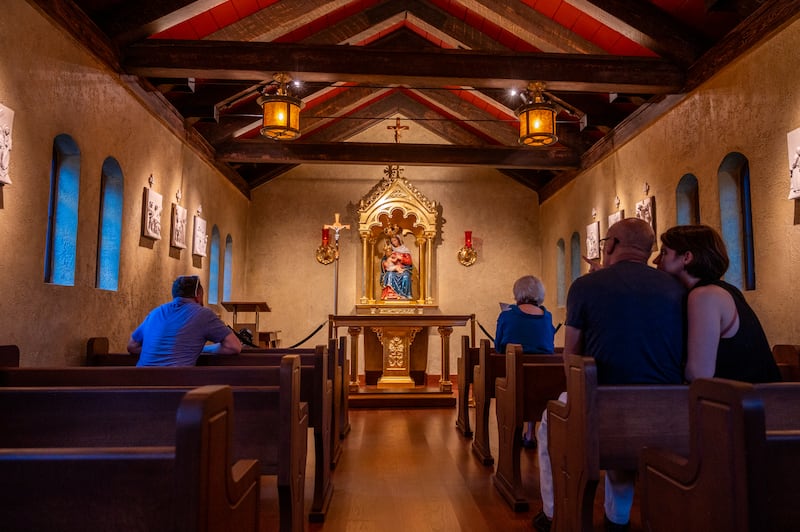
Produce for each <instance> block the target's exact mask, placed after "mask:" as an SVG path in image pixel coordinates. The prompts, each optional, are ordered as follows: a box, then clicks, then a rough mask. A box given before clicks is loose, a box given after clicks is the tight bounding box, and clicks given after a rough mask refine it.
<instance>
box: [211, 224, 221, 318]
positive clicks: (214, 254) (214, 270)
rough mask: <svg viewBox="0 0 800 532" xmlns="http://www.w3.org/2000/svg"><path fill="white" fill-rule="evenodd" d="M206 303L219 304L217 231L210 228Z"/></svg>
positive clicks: (215, 227) (215, 228)
mask: <svg viewBox="0 0 800 532" xmlns="http://www.w3.org/2000/svg"><path fill="white" fill-rule="evenodd" d="M208 303H209V305H211V304H214V305H216V304H217V303H219V229H218V228H217V226H216V225H215V226H214V227H212V228H211V253H210V254H209V257H208Z"/></svg>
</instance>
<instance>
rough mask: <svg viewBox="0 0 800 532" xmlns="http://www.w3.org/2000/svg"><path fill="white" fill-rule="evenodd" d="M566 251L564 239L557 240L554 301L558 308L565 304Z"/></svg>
mask: <svg viewBox="0 0 800 532" xmlns="http://www.w3.org/2000/svg"><path fill="white" fill-rule="evenodd" d="M566 269H567V265H566V250H565V249H564V239H563V238H559V239H558V242H557V243H556V300H557V303H558V306H559V307H563V306H564V305H566V304H567V279H566Z"/></svg>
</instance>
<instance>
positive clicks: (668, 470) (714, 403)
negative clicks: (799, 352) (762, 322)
mask: <svg viewBox="0 0 800 532" xmlns="http://www.w3.org/2000/svg"><path fill="white" fill-rule="evenodd" d="M689 397H690V398H689V405H690V408H691V411H690V414H689V415H690V423H691V439H690V442H691V443H690V450H689V453H688V455H681V454H676V453H674V452H671V451H668V450H664V449H656V448H647V449H645V450H644V451H643V452H642V455H641V468H640V485H641V489H642V492H641V500H642V503H641V508H642V527H643V529H644V530H649V531H652V532H659V531H672V530H681V531H683V532H701V531H702V532H705V531H707V530H726V531H731V532H737V531H741V532H745V531H748V530H754V531H755V530H769V531H789V530H797V529H798V525H800V505H798V500H800V483H798V478H800V384H797V383H791V384H790V383H776V384H758V385H752V384H746V383H742V382H736V381H727V380H723V379H698V380H697V381H695V382H693V383H692V385H691V387H690V391H689Z"/></svg>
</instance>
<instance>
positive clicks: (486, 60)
mask: <svg viewBox="0 0 800 532" xmlns="http://www.w3.org/2000/svg"><path fill="white" fill-rule="evenodd" d="M124 66H125V68H126V69H127V70H128V71H129V72H131V73H134V74H137V75H140V76H146V77H161V78H170V77H184V76H185V77H196V78H206V79H214V78H218V79H251V80H264V79H269V78H271V77H272V75H273V74H274V73H275V72H276V71H286V72H290V73H291V74H292V76H293V77H294V78H296V79H302V80H303V81H309V82H325V81H327V82H335V81H354V82H359V83H367V84H383V85H389V84H398V83H399V84H408V85H411V86H426V85H427V86H452V85H467V86H472V87H494V88H509V87H510V86H515V85H516V86H517V87H520V88H521V87H524V86H525V85H527V83H528V82H529V81H531V79H530V77H531V76H534V75H535V76H536V78H537V79H540V80H544V81H546V82H547V87H548V89H549V90H553V91H559V90H570V91H599V92H619V93H644V94H664V93H670V92H674V91H676V90H678V89H679V88H680V87H682V86H683V85H684V83H685V76H684V73H683V72H682V70H681V69H680V68H678V67H677V66H675V65H674V64H672V63H670V62H668V61H665V60H662V59H655V58H637V57H617V56H613V57H612V56H605V55H603V56H596V55H579V54H523V53H507V54H502V53H486V52H473V51H465V50H436V51H403V50H373V49H370V48H364V47H355V46H321V45H314V46H311V45H298V44H288V43H259V42H255V43H252V42H251V43H243V42H230V41H224V42H222V41H158V40H148V41H146V42H142V43H137V44H135V45H133V46H130V47H128V48H126V49H125V57H124Z"/></svg>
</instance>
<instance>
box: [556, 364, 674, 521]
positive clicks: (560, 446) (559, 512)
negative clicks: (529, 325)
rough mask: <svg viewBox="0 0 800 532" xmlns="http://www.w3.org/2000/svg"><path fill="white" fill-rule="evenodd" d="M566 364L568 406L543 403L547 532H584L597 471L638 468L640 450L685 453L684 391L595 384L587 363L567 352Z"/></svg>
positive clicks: (592, 369) (590, 517) (590, 514)
mask: <svg viewBox="0 0 800 532" xmlns="http://www.w3.org/2000/svg"><path fill="white" fill-rule="evenodd" d="M566 364H567V373H566V378H567V393H568V397H567V402H566V404H565V403H563V402H561V401H557V400H556V401H550V402H549V403H548V405H547V413H548V445H549V451H550V464H551V467H552V471H553V488H554V502H555V506H554V515H553V530H555V531H559V532H563V531H572V532H574V531H583V532H590V531H592V530H594V527H593V524H592V520H593V510H594V497H595V491H596V488H597V483H598V482H599V480H600V472H601V471H602V470H606V469H627V470H636V469H638V466H639V453H640V451H641V450H642V448H644V447H654V446H655V447H663V448H666V449H671V450H673V451H675V452H678V453H685V452H686V451H687V450H688V441H689V413H688V412H689V409H688V399H689V388H688V386H683V385H626V386H598V385H597V366H596V365H595V361H594V359H593V358H590V357H580V356H576V355H569V356H567V357H566Z"/></svg>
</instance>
